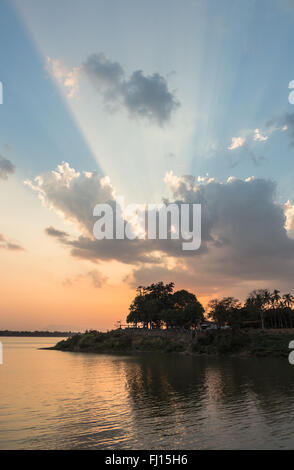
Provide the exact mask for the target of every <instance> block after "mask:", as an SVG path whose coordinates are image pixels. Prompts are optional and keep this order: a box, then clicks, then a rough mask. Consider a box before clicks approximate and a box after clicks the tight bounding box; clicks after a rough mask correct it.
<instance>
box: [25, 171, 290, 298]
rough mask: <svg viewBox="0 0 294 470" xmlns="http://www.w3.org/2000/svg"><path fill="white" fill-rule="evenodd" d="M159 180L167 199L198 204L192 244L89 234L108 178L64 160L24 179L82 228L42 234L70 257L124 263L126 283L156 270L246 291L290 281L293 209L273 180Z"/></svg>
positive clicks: (210, 287)
mask: <svg viewBox="0 0 294 470" xmlns="http://www.w3.org/2000/svg"><path fill="white" fill-rule="evenodd" d="M165 184H166V185H167V186H168V188H169V190H170V194H171V196H170V198H169V200H168V201H166V202H174V203H175V204H181V203H197V204H201V206H202V244H201V248H200V249H199V250H197V251H182V245H181V241H180V240H138V239H136V240H133V241H132V240H127V239H126V240H101V241H98V240H95V239H94V238H93V235H92V229H93V225H94V221H95V220H94V218H93V215H92V214H93V207H94V206H95V205H96V204H97V203H99V202H105V201H110V203H113V202H114V197H115V191H114V188H113V187H112V185H111V183H110V181H109V180H108V179H107V178H102V177H100V176H99V175H97V173H95V172H92V173H89V172H83V173H78V172H76V171H75V170H74V169H72V168H70V167H69V165H68V164H67V163H63V164H62V165H60V166H59V167H58V169H57V170H56V171H53V172H48V173H45V174H43V175H40V176H38V177H37V178H36V179H35V182H34V183H30V186H31V187H32V188H33V189H34V190H36V191H37V192H38V194H39V195H40V196H41V198H42V199H43V201H44V202H45V203H46V204H47V205H49V206H50V207H51V208H52V209H54V210H55V211H56V212H58V213H59V214H60V215H62V217H63V219H65V220H66V221H71V222H73V223H74V224H75V226H76V227H77V228H78V229H79V230H80V231H81V235H80V236H79V237H77V238H75V237H71V236H69V235H68V234H67V233H66V232H63V231H61V230H57V229H55V228H54V227H49V228H47V229H46V232H47V234H48V235H49V236H51V237H53V238H55V239H56V240H57V241H58V242H59V243H61V244H62V245H63V246H64V247H66V248H68V249H69V250H70V252H71V254H72V256H74V257H78V258H80V259H86V260H90V261H92V262H94V263H98V262H99V261H102V260H104V261H107V260H117V261H119V262H123V263H126V264H129V265H130V269H132V270H133V273H132V274H131V275H130V276H129V277H128V282H130V283H132V285H133V284H135V283H136V282H141V281H142V282H143V281H144V279H145V280H146V282H147V279H148V280H150V281H152V280H154V279H155V278H156V279H157V277H159V278H162V279H167V280H173V279H175V280H177V281H178V282H179V283H180V284H181V283H182V285H183V283H184V282H185V283H186V284H187V286H188V285H189V286H190V287H191V288H192V287H193V286H198V287H199V289H200V291H201V292H202V294H203V293H204V294H205V293H207V292H208V291H209V292H210V293H211V292H215V291H216V290H223V291H224V290H225V289H228V290H229V289H230V288H233V289H237V290H238V289H240V288H241V287H242V286H243V287H244V286H245V287H246V289H247V290H250V289H251V288H253V287H256V286H259V285H261V287H262V283H264V282H266V285H269V284H271V283H272V284H276V285H279V284H280V283H283V284H284V285H288V284H290V283H291V279H292V273H293V270H294V239H293V238H292V236H293V227H294V209H293V205H292V203H291V202H287V203H286V204H285V205H284V204H279V203H278V202H277V201H276V185H275V183H274V182H272V181H269V180H265V179H263V178H254V177H250V178H246V179H245V180H240V179H238V178H235V177H230V178H228V180H227V181H226V182H218V181H216V180H215V179H214V178H209V177H208V176H206V177H204V178H199V179H196V178H194V177H193V176H191V175H186V176H181V177H179V176H176V175H174V174H173V173H172V172H169V173H167V174H166V177H165ZM263 285H264V284H263ZM245 287H244V288H245Z"/></svg>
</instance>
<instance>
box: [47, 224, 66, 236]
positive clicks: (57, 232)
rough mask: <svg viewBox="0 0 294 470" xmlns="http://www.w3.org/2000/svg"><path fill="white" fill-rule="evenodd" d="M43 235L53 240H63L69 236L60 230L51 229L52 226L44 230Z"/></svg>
mask: <svg viewBox="0 0 294 470" xmlns="http://www.w3.org/2000/svg"><path fill="white" fill-rule="evenodd" d="M45 233H46V234H47V235H49V236H50V237H55V238H65V237H68V236H69V234H68V233H66V232H62V231H61V230H57V229H56V228H54V227H52V225H51V226H50V227H47V228H45Z"/></svg>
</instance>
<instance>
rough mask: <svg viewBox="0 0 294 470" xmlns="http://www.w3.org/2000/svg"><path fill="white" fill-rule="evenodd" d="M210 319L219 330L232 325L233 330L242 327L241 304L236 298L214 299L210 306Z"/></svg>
mask: <svg viewBox="0 0 294 470" xmlns="http://www.w3.org/2000/svg"><path fill="white" fill-rule="evenodd" d="M208 307H209V318H211V319H212V320H213V321H215V323H216V324H217V326H218V328H220V327H222V326H225V325H230V326H232V328H239V327H240V322H241V318H240V312H241V304H240V302H239V300H238V299H235V298H234V297H224V298H223V299H221V300H219V299H213V300H211V301H210V302H209V304H208Z"/></svg>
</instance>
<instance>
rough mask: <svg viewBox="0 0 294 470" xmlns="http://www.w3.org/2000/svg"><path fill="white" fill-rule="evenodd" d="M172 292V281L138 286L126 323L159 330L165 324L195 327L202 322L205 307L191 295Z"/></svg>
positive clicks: (180, 291)
mask: <svg viewBox="0 0 294 470" xmlns="http://www.w3.org/2000/svg"><path fill="white" fill-rule="evenodd" d="M173 289H174V283H173V282H171V283H169V284H164V283H163V282H158V283H157V284H151V285H150V286H147V287H144V286H139V287H138V288H137V295H136V297H135V299H134V300H133V302H132V303H131V305H130V309H129V315H128V316H127V322H128V323H135V324H136V325H137V324H138V323H141V324H143V327H145V328H148V327H150V328H153V327H156V328H160V327H161V326H162V324H163V323H164V324H165V325H166V327H167V328H169V327H178V328H180V327H182V328H184V327H185V328H195V326H196V325H198V323H199V322H200V321H202V319H203V313H204V309H203V307H202V305H201V304H200V302H199V301H198V300H197V298H196V296H195V295H194V294H192V293H191V292H188V291H187V290H184V289H182V290H179V291H176V292H173Z"/></svg>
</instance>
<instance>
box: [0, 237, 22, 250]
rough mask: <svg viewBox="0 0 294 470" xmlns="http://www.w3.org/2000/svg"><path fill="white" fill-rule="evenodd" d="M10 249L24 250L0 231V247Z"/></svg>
mask: <svg viewBox="0 0 294 470" xmlns="http://www.w3.org/2000/svg"><path fill="white" fill-rule="evenodd" d="M1 248H2V249H4V250H11V251H25V249H24V248H23V247H22V246H21V245H19V244H18V243H15V242H13V241H11V240H9V239H7V238H6V237H5V236H4V235H3V234H1V233H0V249H1Z"/></svg>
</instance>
